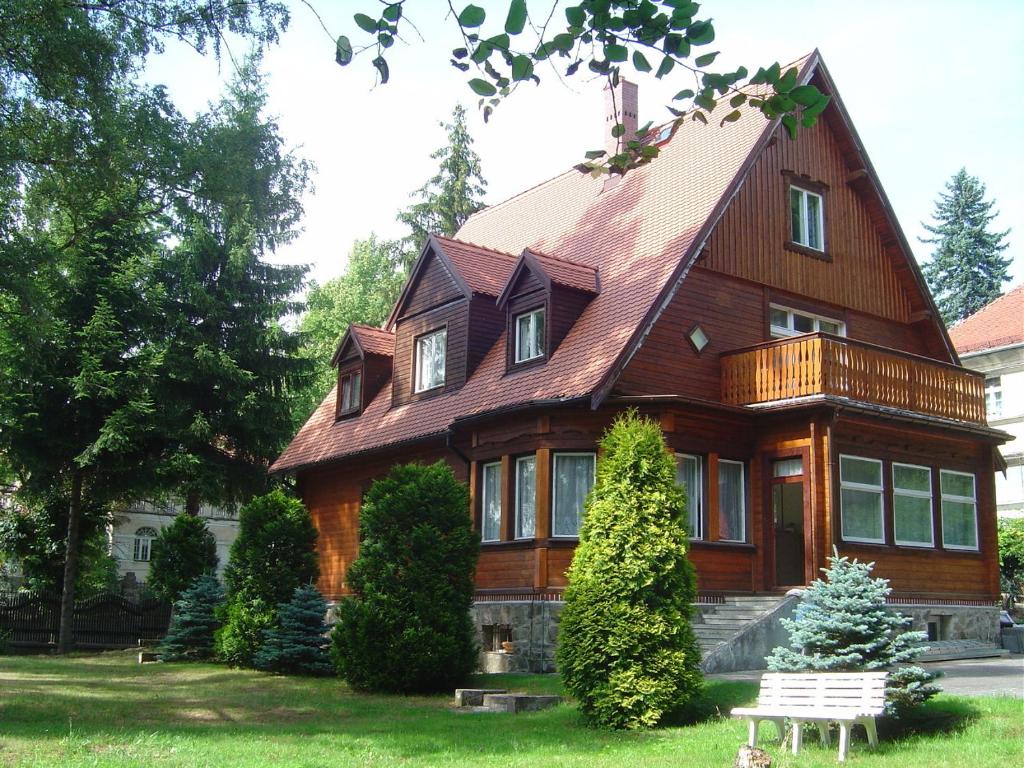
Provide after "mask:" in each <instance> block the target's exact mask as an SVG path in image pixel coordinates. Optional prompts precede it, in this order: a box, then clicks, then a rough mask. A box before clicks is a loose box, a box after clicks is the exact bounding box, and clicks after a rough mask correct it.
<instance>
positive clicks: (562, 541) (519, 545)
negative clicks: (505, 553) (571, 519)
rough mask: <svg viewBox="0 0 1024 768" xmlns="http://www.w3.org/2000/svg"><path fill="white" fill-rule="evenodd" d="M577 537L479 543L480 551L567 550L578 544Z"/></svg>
mask: <svg viewBox="0 0 1024 768" xmlns="http://www.w3.org/2000/svg"><path fill="white" fill-rule="evenodd" d="M579 542H580V540H579V537H578V536H559V537H557V538H555V537H552V538H550V539H509V540H508V541H481V542H480V548H481V549H495V550H503V549H536V548H538V547H547V548H548V549H569V548H571V547H574V546H576V545H577V544H579Z"/></svg>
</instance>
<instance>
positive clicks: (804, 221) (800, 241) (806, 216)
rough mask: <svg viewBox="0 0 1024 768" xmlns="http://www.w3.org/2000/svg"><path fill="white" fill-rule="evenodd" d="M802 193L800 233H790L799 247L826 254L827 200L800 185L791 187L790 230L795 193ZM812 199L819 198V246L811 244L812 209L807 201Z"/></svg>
mask: <svg viewBox="0 0 1024 768" xmlns="http://www.w3.org/2000/svg"><path fill="white" fill-rule="evenodd" d="M794 192H799V193H800V232H790V235H791V236H792V238H793V242H794V243H796V244H797V245H802V246H803V247H804V248H810V249H811V250H814V251H820V252H821V253H824V252H825V198H824V196H822V195H821V194H820V193H818V192H812V191H811V190H809V189H805V188H804V187H801V186H799V185H798V184H790V185H789V200H788V201H787V202H788V204H789V206H790V211H789V212H790V225H789V226H790V229H792V227H793V214H792V205H793V193H794ZM810 197H816V198H818V236H819V237H820V238H821V243H820V244H818V245H811V243H810V228H809V227H808V226H807V225H808V223H809V222H810V220H811V214H810V208H809V206H808V204H807V201H808V199H809V198H810Z"/></svg>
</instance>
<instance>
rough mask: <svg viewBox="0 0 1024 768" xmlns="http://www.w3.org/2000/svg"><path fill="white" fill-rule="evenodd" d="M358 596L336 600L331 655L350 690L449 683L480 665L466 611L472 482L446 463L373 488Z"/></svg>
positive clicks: (397, 473)
mask: <svg viewBox="0 0 1024 768" xmlns="http://www.w3.org/2000/svg"><path fill="white" fill-rule="evenodd" d="M359 533H360V544H359V557H358V559H356V561H355V562H354V563H352V566H351V567H350V568H349V572H348V583H349V586H350V587H351V588H352V591H353V593H354V595H353V597H351V598H350V599H347V600H344V601H342V603H341V604H340V605H339V606H338V623H337V624H336V625H335V628H334V632H333V633H332V648H331V653H332V656H333V658H334V661H335V664H336V665H337V668H338V672H339V674H341V676H342V677H344V678H345V679H346V680H347V681H348V682H349V684H350V685H352V687H353V688H356V689H358V690H364V691H389V692H397V693H407V692H410V693H411V692H431V691H442V690H445V689H451V688H452V687H454V686H455V685H457V684H458V683H461V682H463V681H464V680H465V679H466V677H467V676H468V675H469V674H470V673H471V672H472V671H473V669H474V668H475V666H476V660H477V646H476V639H475V635H474V631H473V625H472V623H471V622H470V618H469V608H470V605H471V603H472V601H473V589H474V587H473V573H474V571H475V569H476V559H477V555H478V553H479V548H480V543H479V540H478V537H477V536H476V534H475V533H474V532H473V530H472V528H471V524H470V515H469V495H468V493H467V491H466V487H465V486H464V485H463V484H462V483H460V482H458V481H457V480H456V479H455V475H454V474H453V473H452V470H451V468H450V467H449V466H448V465H447V464H445V463H444V462H441V461H439V462H437V463H436V464H433V465H431V466H422V465H419V464H408V465H404V466H397V467H394V468H393V469H392V470H391V472H390V474H388V476H387V477H385V478H382V479H380V480H377V481H376V482H375V483H374V484H373V485H372V486H371V487H370V490H369V491H368V492H367V494H366V499H365V500H364V502H363V507H362V511H361V513H360V520H359Z"/></svg>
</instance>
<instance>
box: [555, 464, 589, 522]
mask: <svg viewBox="0 0 1024 768" xmlns="http://www.w3.org/2000/svg"><path fill="white" fill-rule="evenodd" d="M593 486H594V456H593V454H590V455H585V456H566V455H557V454H556V455H555V509H554V513H555V514H554V535H555V536H578V535H579V532H580V524H581V523H582V522H583V507H584V502H585V501H586V499H587V494H588V493H590V489H591V488H592V487H593Z"/></svg>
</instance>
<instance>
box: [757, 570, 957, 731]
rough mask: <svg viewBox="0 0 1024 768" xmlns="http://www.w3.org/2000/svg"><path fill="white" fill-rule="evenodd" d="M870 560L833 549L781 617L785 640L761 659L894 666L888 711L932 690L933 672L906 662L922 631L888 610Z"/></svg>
mask: <svg viewBox="0 0 1024 768" xmlns="http://www.w3.org/2000/svg"><path fill="white" fill-rule="evenodd" d="M872 566H873V563H861V562H858V561H857V560H850V559H849V558H847V557H840V556H839V553H838V552H835V553H834V554H833V556H832V557H830V558H829V567H828V568H825V569H823V571H824V574H825V577H826V578H825V579H815V580H814V582H813V583H812V584H811V586H810V587H809V588H808V589H807V591H806V592H804V594H803V598H802V600H801V603H800V605H799V607H798V608H797V612H796V616H795V617H794V618H793V619H783V620H782V625H783V627H784V628H785V629H786V630H787V631H788V632H789V640H790V646H791V647H789V648H786V647H782V646H780V647H778V648H776V649H775V650H773V651H772V653H771V655H770V656H768V658H767V659H765V661H766V662H767V664H768V669H771V670H775V671H781V672H805V671H811V672H857V671H861V670H864V671H869V670H884V669H891V670H893V671H892V672H891V673H890V677H889V680H888V684H887V689H886V703H887V709H888V710H889V712H890V713H892V714H898V713H899V711H900V710H902V709H904V708H906V707H908V706H911V705H913V704H917V703H920V702H922V701H925V700H926V699H928V698H930V697H931V696H934V695H935V694H936V693H937V692H938V689H937V688H936V687H934V686H932V685H931V684H930V683H931V682H932V681H933V680H934V679H935V675H933V674H932V673H930V672H926V671H925V670H923V669H921V668H920V667H907V666H904V665H907V664H910V663H911V662H913V661H914V660H915V659H916V658H917V657H918V656H920V655H921V654H922V653H923V652H924V651H925V650H926V649H925V648H924V647H923V646H922V645H921V643H922V642H924V640H926V639H927V636H926V635H925V633H924V632H907V631H905V630H906V628H907V626H908V625H909V624H910V619H908V618H905V617H903V616H900V615H899V614H897V613H896V612H894V611H891V610H889V608H888V607H887V606H886V604H885V601H886V598H887V597H888V596H889V593H890V592H892V589H891V588H890V587H889V582H888V581H887V580H885V579H878V578H872V577H871V569H872Z"/></svg>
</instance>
